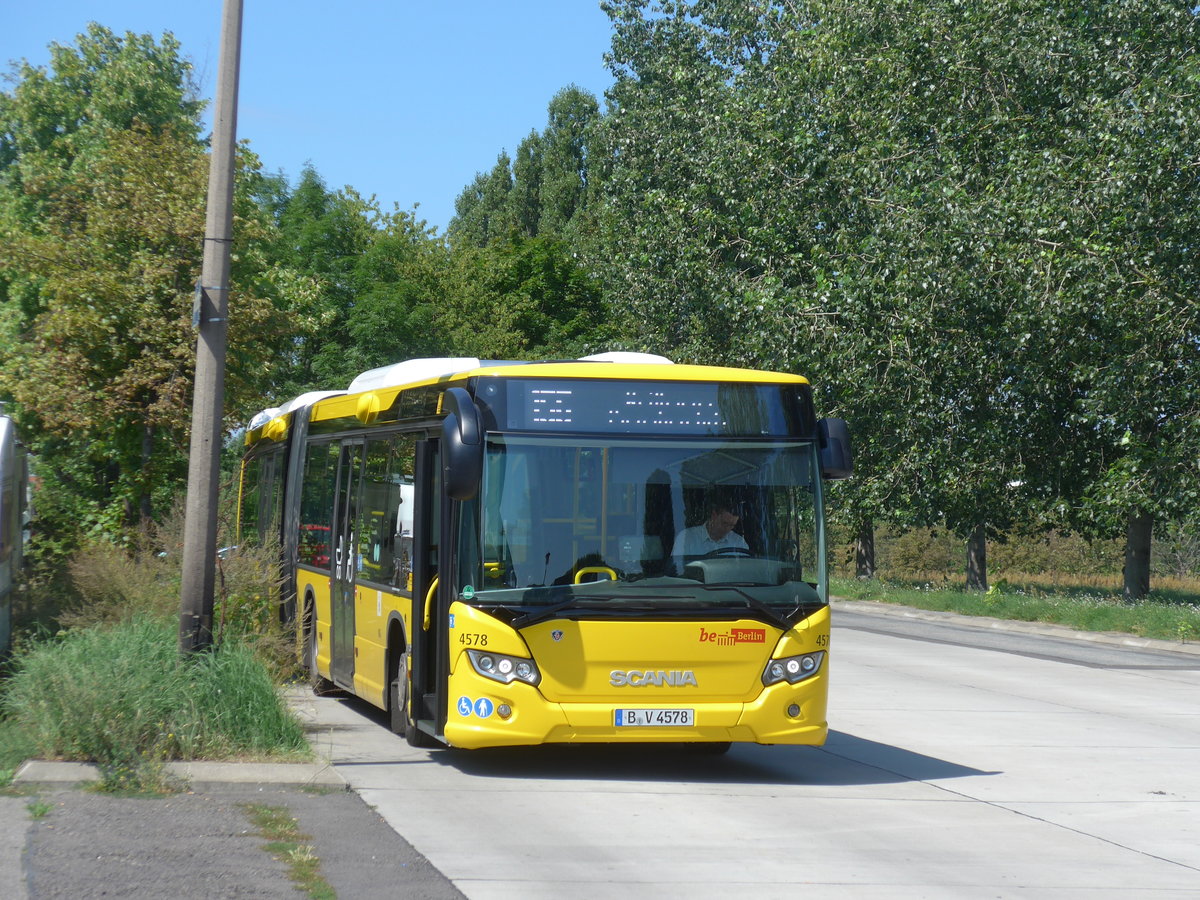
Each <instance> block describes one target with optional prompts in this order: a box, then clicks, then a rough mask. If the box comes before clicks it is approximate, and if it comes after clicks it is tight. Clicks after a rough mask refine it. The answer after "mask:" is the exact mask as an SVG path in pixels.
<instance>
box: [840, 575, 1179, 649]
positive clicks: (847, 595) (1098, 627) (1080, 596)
mask: <svg viewBox="0 0 1200 900" xmlns="http://www.w3.org/2000/svg"><path fill="white" fill-rule="evenodd" d="M829 589H830V592H831V593H832V594H833V595H835V596H837V597H841V598H844V599H847V600H875V601H878V602H881V603H896V604H900V605H903V606H912V607H915V608H917V609H930V610H941V611H945V612H954V613H959V614H961V615H967V616H991V617H992V618H996V619H1013V620H1017V621H1024V622H1046V623H1049V624H1054V625H1064V626H1066V627H1068V628H1075V629H1077V630H1079V631H1113V632H1124V633H1127V634H1133V635H1137V636H1138V637H1146V638H1158V639H1161V640H1173V641H1182V642H1193V641H1200V603H1197V600H1198V599H1200V598H1197V597H1196V596H1195V595H1194V594H1188V593H1186V592H1184V591H1177V592H1176V591H1173V592H1170V593H1160V592H1157V591H1156V592H1154V593H1153V594H1151V595H1150V597H1149V598H1148V599H1146V600H1142V601H1140V602H1137V603H1125V602H1124V601H1123V600H1122V599H1121V596H1120V594H1119V592H1109V591H1105V590H1098V589H1095V588H1091V589H1088V588H1085V587H1081V586H1066V587H1064V588H1057V587H1053V586H1047V585H1039V584H1029V583H1021V584H1010V583H1005V582H1003V581H1000V582H997V583H996V584H995V585H993V586H992V589H991V590H989V591H987V592H986V593H984V592H981V591H966V590H963V589H960V588H958V587H954V586H949V585H945V584H934V583H933V582H926V583H923V584H922V583H920V582H892V581H882V580H878V579H875V580H870V581H858V580H856V579H852V578H833V579H830V585H829Z"/></svg>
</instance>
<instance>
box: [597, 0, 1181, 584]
mask: <svg viewBox="0 0 1200 900" xmlns="http://www.w3.org/2000/svg"><path fill="white" fill-rule="evenodd" d="M605 6H606V9H607V10H608V12H609V15H610V17H611V18H612V21H613V24H614V31H615V36H614V42H613V54H612V65H613V71H614V74H615V75H616V78H617V82H616V85H615V86H614V88H613V91H612V92H611V96H610V103H611V114H610V115H609V116H608V117H607V119H606V126H607V136H606V138H605V140H606V142H607V144H608V145H609V147H610V148H611V151H610V158H611V160H612V161H611V172H610V173H607V174H606V175H605V177H604V183H605V186H606V190H607V195H606V200H607V201H608V203H607V209H606V211H605V216H604V218H603V222H604V229H603V231H602V240H601V241H600V243H599V245H598V246H597V248H596V249H595V250H594V255H593V258H594V259H595V260H596V262H597V265H599V266H602V267H603V270H604V272H605V284H606V287H607V288H608V290H609V291H610V295H609V296H610V299H612V300H613V301H615V303H616V308H617V309H618V310H623V311H628V312H629V313H630V314H631V315H630V316H629V318H628V319H627V320H626V321H627V322H628V323H629V330H630V332H631V333H633V334H645V323H647V322H651V323H653V324H654V329H653V332H654V333H655V336H654V338H652V341H653V342H654V343H656V344H658V345H659V346H662V347H666V346H674V347H676V348H680V349H682V351H683V353H684V355H685V356H687V357H689V358H693V359H711V358H713V357H714V356H715V357H718V358H721V359H723V360H733V361H736V362H745V363H749V364H769V365H776V366H779V367H781V368H800V369H801V370H807V371H809V372H811V373H812V374H813V375H814V376H815V377H816V379H817V382H818V385H819V387H820V390H821V396H822V399H823V400H824V407H825V409H826V410H828V411H832V412H840V413H842V414H844V415H846V416H847V417H848V418H850V419H851V420H852V423H853V425H854V433H855V437H856V451H857V454H858V462H859V468H858V471H859V473H860V477H859V478H858V479H856V482H855V483H853V484H850V485H846V486H844V487H843V488H842V489H841V491H840V493H839V500H840V501H841V502H842V503H843V505H844V506H846V507H848V508H849V509H850V510H851V511H852V514H853V515H854V516H855V517H856V519H858V520H859V521H864V522H870V521H871V520H872V519H876V518H885V519H890V520H893V521H898V522H901V523H904V522H907V523H912V524H933V523H935V522H938V521H945V522H946V523H947V524H949V525H950V527H951V528H952V529H954V530H955V531H957V532H958V533H959V534H960V535H962V536H963V537H966V536H968V535H971V534H976V533H979V530H980V528H981V527H986V528H990V529H1008V528H1011V527H1019V526H1022V525H1024V526H1030V525H1039V524H1046V523H1049V522H1052V521H1060V522H1061V521H1064V520H1069V521H1070V523H1071V524H1074V525H1076V526H1077V527H1078V526H1081V525H1083V524H1088V525H1090V526H1091V527H1093V528H1094V529H1095V530H1096V532H1097V533H1111V532H1112V531H1113V529H1114V528H1117V527H1119V522H1120V520H1121V519H1122V518H1124V517H1129V518H1130V521H1132V520H1133V517H1135V516H1139V515H1140V518H1139V521H1141V522H1144V521H1145V520H1146V519H1145V515H1143V514H1139V510H1140V511H1143V512H1149V511H1151V510H1152V511H1153V512H1155V513H1157V514H1160V515H1172V514H1174V513H1177V512H1178V511H1179V510H1180V509H1181V508H1182V507H1183V506H1186V505H1187V504H1188V502H1189V498H1190V497H1194V495H1195V491H1196V480H1197V479H1196V465H1195V460H1196V458H1197V452H1196V451H1197V441H1196V436H1195V427H1196V426H1195V423H1196V421H1197V418H1198V417H1197V415H1196V407H1195V399H1194V398H1195V392H1194V391H1191V392H1189V391H1188V390H1187V388H1186V381H1185V377H1184V376H1183V373H1184V372H1186V371H1188V370H1189V369H1190V370H1191V371H1195V367H1196V362H1197V358H1196V357H1197V348H1198V346H1200V340H1198V337H1200V330H1198V329H1197V305H1196V304H1195V303H1194V299H1191V298H1194V297H1195V296H1196V293H1197V291H1196V288H1197V284H1196V278H1195V267H1194V254H1191V256H1190V257H1189V254H1188V248H1189V247H1190V244H1189V241H1190V240H1191V239H1190V238H1189V237H1188V235H1192V236H1193V237H1194V235H1195V234H1196V233H1200V231H1198V228H1197V226H1198V225H1200V222H1197V221H1196V216H1197V212H1196V210H1197V209H1198V208H1200V207H1198V206H1197V204H1196V196H1195V194H1196V189H1197V181H1196V175H1195V160H1196V143H1195V135H1196V133H1197V127H1196V126H1197V124H1200V122H1198V120H1197V116H1198V113H1197V109H1198V107H1197V105H1196V102H1195V100H1196V91H1197V80H1196V72H1197V65H1196V55H1195V48H1196V46H1197V43H1196V37H1197V29H1196V16H1195V15H1194V12H1193V11H1192V10H1191V9H1189V7H1188V6H1187V5H1186V4H1182V3H1170V2H1155V3H1148V4H1102V5H1101V6H1099V7H1088V8H1079V7H1077V6H1070V5H1067V4H1050V5H1049V6H1047V5H1046V4H1045V3H1036V4H1035V3H1032V2H1026V0H1010V2H1006V3H1002V4H1000V5H998V6H997V5H992V6H989V7H986V8H985V7H982V6H971V7H966V8H964V7H962V6H961V5H956V4H952V3H945V2H939V0H932V2H921V3H916V4H904V5H901V6H895V5H891V6H882V5H880V4H877V3H873V2H862V0H831V2H818V3H815V4H807V5H805V6H804V7H799V6H796V5H793V4H790V3H767V2H757V3H751V4H747V3H742V2H732V0H697V2H690V3H689V2H678V3H676V2H667V3H650V2H645V0H614V2H611V3H607V4H606V5H605ZM618 248H619V249H618ZM1168 323H1169V324H1168ZM635 329H636V330H635ZM677 352H678V350H677ZM1064 382H1065V383H1064ZM1131 398H1134V402H1132V403H1131V402H1130V400H1131ZM1143 590H1144V588H1143ZM1138 592H1140V591H1135V593H1138Z"/></svg>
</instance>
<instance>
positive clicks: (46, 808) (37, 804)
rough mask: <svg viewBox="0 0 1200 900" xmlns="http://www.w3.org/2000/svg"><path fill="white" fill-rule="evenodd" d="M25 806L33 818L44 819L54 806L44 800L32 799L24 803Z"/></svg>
mask: <svg viewBox="0 0 1200 900" xmlns="http://www.w3.org/2000/svg"><path fill="white" fill-rule="evenodd" d="M25 808H26V809H27V810H29V815H30V817H31V818H34V819H44V818H45V817H46V816H47V815H48V814H49V812H50V810H52V809H54V807H53V806H52V805H51V804H49V803H47V802H46V801H45V800H34V801H32V802H30V803H27V804H25Z"/></svg>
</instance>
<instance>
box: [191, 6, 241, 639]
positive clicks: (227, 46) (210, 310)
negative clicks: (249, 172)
mask: <svg viewBox="0 0 1200 900" xmlns="http://www.w3.org/2000/svg"><path fill="white" fill-rule="evenodd" d="M241 54H242V0H225V6H224V12H223V14H222V18H221V67H220V73H219V75H218V82H217V102H216V107H215V108H214V110H213V132H212V157H211V160H210V162H209V170H208V214H207V218H206V222H205V226H204V264H203V267H202V268H201V270H200V283H199V284H197V285H196V302H195V308H194V310H193V315H192V324H193V326H194V327H195V328H196V383H195V394H194V397H193V399H192V447H191V454H190V456H189V457H188V490H187V508H186V510H185V514H186V518H185V520H184V527H183V573H182V574H183V586H182V590H181V598H180V613H179V649H180V650H181V651H182V652H183V653H193V652H196V651H198V650H204V649H207V648H208V647H209V646H211V644H212V622H213V592H214V587H215V581H216V578H215V572H214V566H215V562H216V556H217V503H218V495H219V491H220V476H221V432H222V419H223V418H224V405H225V338H226V332H227V331H228V325H229V323H228V316H229V245H230V241H231V240H232V238H233V172H234V151H235V148H236V145H237V95H238V70H239V68H240V65H241Z"/></svg>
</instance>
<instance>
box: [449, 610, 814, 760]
mask: <svg viewBox="0 0 1200 900" xmlns="http://www.w3.org/2000/svg"><path fill="white" fill-rule="evenodd" d="M452 613H453V619H452V621H453V626H452V627H451V628H450V629H449V632H448V633H449V635H450V646H451V660H452V666H451V668H452V670H451V675H450V684H449V694H448V697H447V700H448V707H449V709H448V718H447V722H446V730H445V737H446V740H447V741H448V742H449V743H450V744H451V745H452V746H456V747H465V748H475V747H495V746H512V745H522V744H543V743H596V742H604V743H613V742H638V743H642V742H684V741H687V742H691V741H747V742H757V743H763V744H812V745H820V744H822V743H824V741H825V737H826V735H827V733H828V724H827V722H826V703H827V696H828V677H829V675H828V665H829V661H828V656H826V658H825V660H824V663H823V665H822V666H821V668H820V670H819V671H818V673H817V674H816V675H814V676H813V677H811V678H809V679H806V680H804V681H802V682H800V683H799V684H794V685H793V684H788V683H786V682H784V683H781V684H776V685H772V686H771V687H764V686H763V683H762V674H763V672H764V670H765V669H766V666H767V662H768V661H769V660H770V659H772V658H777V657H780V656H791V655H796V654H800V653H806V652H812V651H816V650H824V649H827V647H828V643H829V609H828V608H827V607H826V608H823V609H821V610H820V611H818V612H817V613H814V614H813V615H812V616H811V617H809V618H808V619H806V620H805V621H803V622H800V623H798V624H797V626H796V627H794V628H792V629H791V630H789V631H788V632H787V633H781V632H780V631H779V629H777V628H774V627H772V626H770V625H766V624H765V623H763V622H760V621H757V620H749V619H745V620H740V621H734V622H680V621H660V622H648V621H645V620H641V621H620V620H611V619H605V620H585V621H573V620H568V619H552V620H549V621H546V622H540V623H537V624H535V625H532V626H530V627H529V628H526V629H525V630H524V631H523V632H521V633H520V634H518V633H517V632H516V631H514V630H513V629H512V628H510V627H509V626H507V625H504V624H503V623H501V622H499V621H497V620H496V619H493V618H491V617H490V616H487V615H486V614H483V613H481V612H479V611H478V610H473V609H470V608H469V607H466V606H464V605H463V604H455V605H454V607H453V608H452ZM464 629H469V630H464ZM468 648H474V649H484V650H488V651H491V652H494V653H506V654H510V655H514V656H523V657H530V656H532V658H533V659H534V660H535V661H536V662H537V665H538V669H539V671H540V673H541V682H540V683H539V684H538V685H537V686H536V687H534V686H531V685H528V684H524V683H520V682H513V683H511V684H501V683H499V682H496V681H493V680H492V679H489V678H485V677H483V676H481V675H479V674H477V673H476V672H475V670H474V669H473V667H472V666H471V663H470V661H469V659H468V658H467V655H466V650H467V649H468ZM632 648H644V649H641V650H634V649H632ZM614 672H620V673H624V680H625V681H626V683H625V684H623V685H619V686H618V685H614V684H613V681H614V675H613V673H614ZM693 680H694V682H695V683H694V684H693V683H692V682H693ZM501 706H506V707H507V708H508V709H509V710H510V714H509V715H508V716H507V718H505V717H502V716H501V715H500V714H499V709H500V707H501ZM618 708H623V709H624V708H636V709H691V710H693V711H694V716H695V724H694V725H693V726H690V727H677V726H674V727H668V726H651V727H634V728H629V727H624V728H620V727H617V726H616V724H615V711H616V710H617V709H618ZM789 708H795V709H797V710H798V714H797V715H792V714H789V712H788V710H789ZM481 713H483V715H481Z"/></svg>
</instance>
